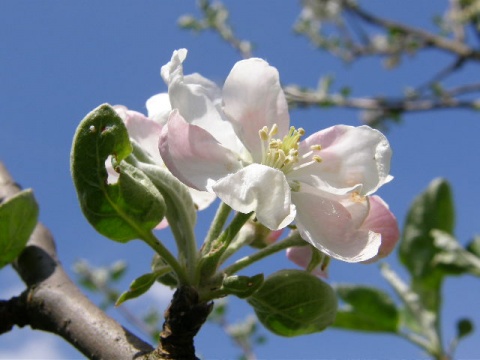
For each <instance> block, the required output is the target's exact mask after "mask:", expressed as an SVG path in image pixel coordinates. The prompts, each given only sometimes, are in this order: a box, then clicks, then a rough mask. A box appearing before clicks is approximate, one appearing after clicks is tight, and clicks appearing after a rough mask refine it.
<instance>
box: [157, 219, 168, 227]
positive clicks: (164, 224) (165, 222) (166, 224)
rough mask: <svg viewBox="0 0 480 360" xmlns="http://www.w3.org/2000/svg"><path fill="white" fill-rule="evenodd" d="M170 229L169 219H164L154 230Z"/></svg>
mask: <svg viewBox="0 0 480 360" xmlns="http://www.w3.org/2000/svg"><path fill="white" fill-rule="evenodd" d="M167 227H168V221H167V218H163V220H162V221H160V223H159V224H158V225H157V226H155V228H154V230H163V229H166V228H167Z"/></svg>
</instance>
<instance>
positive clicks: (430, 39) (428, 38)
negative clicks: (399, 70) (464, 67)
mask: <svg viewBox="0 0 480 360" xmlns="http://www.w3.org/2000/svg"><path fill="white" fill-rule="evenodd" d="M345 9H347V10H349V11H350V12H352V13H353V14H356V15H357V16H358V17H359V18H361V19H363V20H364V21H366V22H368V23H370V24H372V25H376V26H378V27H381V28H384V29H386V30H392V29H395V30H399V31H401V32H403V33H405V34H410V35H413V36H415V37H417V38H418V39H421V40H422V41H423V42H424V43H425V44H426V45H428V46H431V47H436V48H438V49H441V50H445V51H447V52H449V53H454V54H456V55H458V56H460V57H465V58H468V59H471V60H475V61H480V51H477V50H474V49H472V48H471V47H469V46H468V45H466V44H465V43H463V42H461V41H456V40H450V39H448V38H446V37H443V36H439V35H435V34H432V33H430V32H428V31H425V30H422V29H418V28H415V27H412V26H407V25H405V24H402V23H399V22H396V21H392V20H386V19H383V18H379V17H377V16H374V15H372V14H370V13H368V12H366V11H365V10H363V9H361V8H360V7H359V6H357V5H355V4H353V3H350V2H345Z"/></svg>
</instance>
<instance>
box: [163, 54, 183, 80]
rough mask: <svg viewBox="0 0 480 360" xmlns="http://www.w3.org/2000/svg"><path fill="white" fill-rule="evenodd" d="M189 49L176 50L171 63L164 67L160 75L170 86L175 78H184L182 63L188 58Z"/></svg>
mask: <svg viewBox="0 0 480 360" xmlns="http://www.w3.org/2000/svg"><path fill="white" fill-rule="evenodd" d="M187 53H188V51H187V49H179V50H175V51H174V52H173V54H172V58H171V59H170V62H168V63H167V64H165V65H163V66H162V69H161V70H160V74H161V75H162V78H163V81H165V84H167V85H169V84H170V82H172V81H174V79H175V78H178V77H183V67H182V63H183V62H184V61H185V59H186V58H187Z"/></svg>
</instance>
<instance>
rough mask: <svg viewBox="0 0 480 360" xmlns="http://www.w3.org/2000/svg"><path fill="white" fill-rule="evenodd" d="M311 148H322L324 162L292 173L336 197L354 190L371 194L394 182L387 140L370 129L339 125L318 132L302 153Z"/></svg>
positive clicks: (319, 153)
mask: <svg viewBox="0 0 480 360" xmlns="http://www.w3.org/2000/svg"><path fill="white" fill-rule="evenodd" d="M312 145H321V147H322V149H321V150H320V151H315V153H316V154H317V155H319V156H320V157H321V159H322V162H320V163H316V164H313V165H312V166H309V167H306V168H304V169H302V170H299V171H297V172H295V174H292V177H296V178H297V179H300V181H301V182H306V183H308V184H310V185H312V186H316V187H320V188H323V189H325V190H326V191H330V192H333V193H337V194H345V193H346V192H348V191H352V190H355V191H358V192H359V193H360V194H361V195H369V194H372V193H373V192H375V191H376V190H377V189H378V188H379V187H380V186H381V185H383V184H385V183H387V182H388V181H390V180H391V179H392V177H391V176H390V175H389V171H390V159H391V156H392V151H391V148H390V145H389V143H388V140H387V139H386V137H385V136H384V135H383V134H382V133H381V132H379V131H377V130H375V129H372V128H370V127H368V126H360V127H352V126H346V125H336V126H333V127H330V128H328V129H325V130H322V131H319V132H317V133H315V134H313V135H311V136H309V137H308V138H307V139H305V140H304V141H303V142H302V143H301V144H300V149H299V152H300V154H303V153H307V152H309V151H310V149H311V146H312Z"/></svg>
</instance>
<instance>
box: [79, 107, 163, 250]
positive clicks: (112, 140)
mask: <svg viewBox="0 0 480 360" xmlns="http://www.w3.org/2000/svg"><path fill="white" fill-rule="evenodd" d="M131 152H132V146H131V144H130V141H129V137H128V132H127V129H126V127H125V124H124V123H123V121H122V119H121V118H120V117H119V116H118V115H117V114H116V112H115V110H114V109H113V108H112V107H111V106H110V105H107V104H104V105H101V106H99V107H98V108H96V109H95V110H93V111H92V112H90V113H89V114H88V115H87V116H86V117H85V118H84V119H83V120H82V122H81V123H80V125H79V126H78V128H77V131H76V133H75V137H74V139H73V146H72V152H71V172H72V177H73V181H74V184H75V188H76V190H77V194H78V199H79V202H80V206H81V208H82V211H83V213H84V215H85V217H86V218H87V220H88V221H89V222H90V224H91V225H92V226H93V227H94V228H95V229H96V230H97V231H98V232H99V233H100V234H102V235H104V236H106V237H108V238H110V239H112V240H115V241H119V242H127V241H129V240H132V239H136V238H142V234H144V233H145V232H149V231H151V230H152V229H153V228H154V227H155V226H156V225H157V224H158V223H159V222H160V221H161V219H162V218H163V215H164V213H165V203H164V200H163V198H162V196H161V194H160V192H159V191H158V190H157V189H156V188H155V186H154V185H153V184H152V182H151V181H150V180H149V179H148V177H147V176H146V175H145V174H144V173H143V172H142V171H140V170H138V169H137V168H135V167H134V166H132V165H130V164H128V163H126V162H125V161H122V160H124V159H125V158H127V156H128V155H129V154H130V153H131ZM110 155H112V157H113V163H114V165H115V170H116V171H117V172H119V174H120V175H119V179H118V182H117V183H115V184H107V177H108V174H107V170H106V168H105V161H106V160H107V158H108V157H109V156H110Z"/></svg>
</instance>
